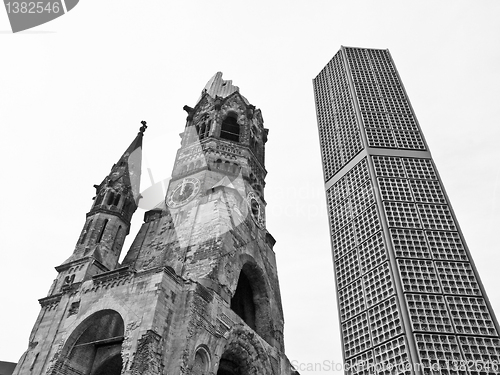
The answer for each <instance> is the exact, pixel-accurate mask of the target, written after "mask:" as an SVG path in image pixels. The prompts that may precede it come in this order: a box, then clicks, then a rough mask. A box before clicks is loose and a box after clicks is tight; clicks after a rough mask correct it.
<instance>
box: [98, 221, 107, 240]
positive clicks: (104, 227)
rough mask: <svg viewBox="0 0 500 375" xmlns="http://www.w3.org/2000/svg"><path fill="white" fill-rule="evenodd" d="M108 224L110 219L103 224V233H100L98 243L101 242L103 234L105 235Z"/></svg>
mask: <svg viewBox="0 0 500 375" xmlns="http://www.w3.org/2000/svg"><path fill="white" fill-rule="evenodd" d="M107 225H108V219H106V220H104V223H103V224H102V228H101V233H99V239H98V240H97V243H99V242H101V240H102V236H103V235H104V231H105V230H106V226H107Z"/></svg>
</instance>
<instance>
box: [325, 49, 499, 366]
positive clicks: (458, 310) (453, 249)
mask: <svg viewBox="0 0 500 375" xmlns="http://www.w3.org/2000/svg"><path fill="white" fill-rule="evenodd" d="M336 58H337V63H338V64H337V67H336V68H333V64H329V66H330V67H329V68H325V70H324V71H325V72H326V73H325V74H327V75H328V77H327V78H326V79H323V78H321V79H320V76H318V78H317V80H315V85H317V86H321V85H323V86H322V87H323V88H322V90H325V91H330V93H331V94H330V95H331V96H328V100H329V101H330V102H329V104H328V107H329V108H328V109H327V110H322V107H321V103H319V102H318V104H317V105H318V107H317V108H318V123H319V126H320V128H321V126H322V123H321V121H323V122H324V121H333V123H334V126H333V128H334V129H333V130H332V131H331V132H332V134H331V138H330V140H329V141H330V142H331V147H333V148H335V149H336V150H337V151H339V152H340V155H338V157H337V159H335V160H336V162H337V163H338V166H340V167H341V168H342V167H343V168H345V167H346V163H347V162H348V161H349V160H352V155H353V154H352V153H351V154H349V155H342V152H344V153H345V151H344V150H341V148H343V147H346V146H345V145H349V146H348V147H351V148H352V149H354V150H356V149H359V144H358V145H357V143H356V142H359V136H360V132H361V133H362V134H361V135H363V142H364V146H368V147H367V149H366V150H364V153H366V154H367V155H368V158H369V163H368V164H365V166H366V165H368V166H369V167H370V171H369V173H368V171H367V173H366V176H367V178H366V179H365V178H359V179H357V178H355V177H354V173H351V172H350V171H347V172H342V173H343V175H344V176H342V177H340V178H339V176H335V181H336V182H335V183H333V185H330V184H329V185H330V187H329V190H328V191H327V198H328V205H329V208H330V210H331V212H330V221H331V233H332V245H333V253H334V260H335V272H336V276H337V291H338V296H339V313H340V317H341V324H342V326H343V337H344V341H345V340H346V338H347V341H349V343H348V345H347V347H346V351H345V359H346V363H347V364H349V365H352V364H355V363H358V362H362V363H365V364H372V365H375V366H376V365H388V364H390V365H392V368H391V369H388V368H384V366H381V367H380V368H367V367H368V366H365V367H364V368H354V369H351V371H349V372H348V373H349V374H376V375H380V374H408V375H409V374H410V373H411V371H408V370H405V369H404V367H403V368H402V367H395V366H397V364H409V361H410V353H411V356H412V358H411V360H414V361H417V362H420V364H421V365H423V369H422V371H416V372H415V373H414V374H413V375H423V374H425V375H427V374H428V375H431V374H432V375H435V374H436V373H439V374H457V375H462V374H463V375H476V374H477V375H479V374H481V375H482V374H490V373H493V372H491V371H489V370H484V369H483V370H481V369H477V368H476V369H467V370H460V369H457V368H453V366H451V365H450V364H449V362H450V361H458V362H459V361H464V360H475V361H479V360H482V361H490V362H492V361H496V362H495V363H497V365H498V366H500V364H499V363H498V361H499V360H500V338H499V337H498V328H497V327H498V325H497V323H496V321H495V318H494V317H493V315H492V313H491V311H490V310H489V305H488V301H487V299H486V297H485V296H484V290H483V289H482V287H481V286H480V282H479V280H478V277H477V271H476V270H475V268H474V266H473V265H472V264H471V263H470V255H469V254H468V251H467V248H466V245H465V243H464V240H463V236H462V234H461V233H460V232H459V229H458V225H457V223H456V219H455V217H454V215H453V212H452V209H451V206H450V205H449V203H448V201H447V198H446V194H445V192H444V188H443V186H442V183H441V181H440V179H439V178H438V175H437V171H436V169H435V167H434V164H433V162H432V159H431V157H430V155H429V153H428V152H427V146H426V144H425V141H424V139H423V135H422V133H421V131H420V128H419V125H418V121H417V119H416V117H415V115H414V113H413V110H412V108H411V104H410V101H409V99H408V97H407V95H406V92H405V90H404V87H403V85H402V83H401V81H400V79H399V76H398V73H397V70H396V68H395V66H394V64H393V62H392V59H391V57H390V55H389V52H388V51H383V50H370V49H357V48H346V47H343V48H342V51H341V53H339V54H338V55H336ZM342 58H343V61H342V62H341V60H342ZM322 74H323V72H322ZM321 77H323V76H321ZM335 92H336V93H335ZM334 96H336V97H335V98H333V97H334ZM323 112H324V113H323ZM321 118H323V119H326V120H321ZM357 121H359V123H358V124H357ZM352 138H354V139H352ZM351 145H354V146H351ZM356 145H357V146H356ZM384 148H385V149H387V150H384ZM390 149H392V150H390ZM390 155H392V156H390ZM349 157H350V159H349ZM356 167H359V164H358V165H357V166H356ZM324 168H325V178H326V179H328V176H329V178H331V177H334V174H332V175H327V170H326V166H325V167H324ZM352 169H353V168H351V170H352ZM370 174H373V176H370ZM337 210H338V211H339V212H335V211H337ZM393 277H395V278H396V279H397V284H395V283H394V281H395V280H394V279H393ZM396 285H397V286H398V288H399V286H401V290H399V289H398V290H397V291H396V287H395V286H396ZM396 306H397V307H396ZM398 314H401V316H406V317H408V318H409V319H408V320H406V318H405V320H404V321H402V319H400V318H399V315H398ZM366 319H367V321H368V325H369V330H368V336H366V335H365V334H366V332H365V330H366V327H365V326H364V324H365V323H364V322H366ZM362 321H363V323H361V322H362ZM392 322H397V323H395V325H397V326H398V327H399V329H396V331H392V328H391V327H393V326H392ZM347 327H351V329H350V330H348V331H347V330H345V328H347ZM354 332H358V333H359V337H358V338H357V340H356V338H355V337H354ZM363 339H366V341H363ZM409 346H411V350H409V349H408V348H409ZM436 365H440V369H439V370H438V372H436V370H435V368H436V367H435V366H436ZM497 370H500V368H498V367H497ZM499 372H500V371H496V372H495V373H499Z"/></svg>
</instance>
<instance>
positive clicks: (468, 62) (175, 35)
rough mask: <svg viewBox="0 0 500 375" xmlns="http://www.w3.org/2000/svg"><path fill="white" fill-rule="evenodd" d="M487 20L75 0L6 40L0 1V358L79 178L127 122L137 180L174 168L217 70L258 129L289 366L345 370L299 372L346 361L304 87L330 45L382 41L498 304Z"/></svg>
mask: <svg viewBox="0 0 500 375" xmlns="http://www.w3.org/2000/svg"><path fill="white" fill-rule="evenodd" d="M181 3H182V4H181ZM499 19H500V2H498V1H483V0H480V1H468V2H465V1H456V0H454V1H419V2H418V3H417V2H409V1H402V0H397V1H396V0H395V1H383V0H379V1H333V0H328V1H267V2H266V1H252V2H246V3H243V2H224V1H190V2H180V1H179V2H175V3H174V2H167V1H162V2H160V1H142V2H139V1H123V0H106V1H97V0H82V1H81V2H80V3H79V4H78V5H77V6H76V7H75V8H74V9H73V10H72V11H71V12H69V13H68V14H67V15H65V16H63V17H61V18H59V19H57V20H54V21H52V22H50V23H48V24H46V25H42V26H40V27H38V28H36V29H32V30H31V31H28V32H25V33H20V34H11V33H10V26H9V24H8V20H7V16H6V13H5V12H3V11H0V55H1V58H0V124H1V127H2V128H1V134H2V139H3V142H2V143H3V144H2V148H1V156H2V160H4V164H3V173H2V184H1V187H0V189H1V190H0V193H1V196H2V198H3V202H2V207H1V210H0V228H1V232H0V249H1V250H0V251H1V256H2V261H1V262H0V297H1V301H2V302H1V308H0V360H4V361H13V362H17V360H18V359H19V357H20V356H21V354H22V353H23V351H24V350H26V348H27V346H28V337H29V333H30V330H31V328H32V326H33V324H34V323H35V319H36V317H37V315H38V313H39V304H38V301H37V299H39V298H42V297H44V296H45V295H46V293H47V291H48V289H49V286H50V285H51V282H52V280H53V279H54V278H55V277H56V271H55V270H54V268H53V267H54V266H57V265H59V264H61V263H62V262H63V261H64V260H65V259H66V258H67V257H68V256H69V255H70V254H71V253H72V251H73V248H74V245H75V243H76V241H77V238H78V236H79V234H80V231H81V229H82V226H83V223H84V220H85V213H86V212H87V211H88V210H89V208H90V205H91V203H92V200H91V199H92V196H93V194H94V188H93V187H92V185H93V184H97V183H100V182H101V180H102V179H103V178H104V176H105V175H107V173H108V172H109V170H110V168H111V166H112V165H113V163H115V162H116V161H117V160H118V158H119V157H120V155H121V154H122V152H123V151H124V150H125V148H126V147H127V146H128V145H129V143H130V142H131V141H132V139H133V138H134V137H135V135H136V133H137V131H138V129H139V127H140V121H141V120H146V121H147V122H148V126H149V128H148V130H147V132H146V135H145V141H144V159H143V162H144V166H143V174H144V176H143V177H145V178H143V186H142V188H143V189H145V188H147V187H148V184H149V183H150V182H149V178H147V173H145V172H146V168H151V170H152V173H153V176H154V178H155V180H157V181H158V180H160V179H163V178H166V177H168V176H169V175H170V172H171V168H172V163H173V160H174V156H175V152H176V150H177V148H178V146H179V140H180V139H179V137H178V133H180V132H181V131H182V130H183V128H184V125H185V118H186V113H185V112H184V111H183V110H182V107H183V105H185V104H187V105H190V106H193V105H194V104H195V102H196V100H197V98H198V96H199V94H200V92H201V90H202V89H203V87H204V86H205V84H206V82H207V81H208V79H209V78H210V77H211V76H212V75H213V74H214V73H215V72H216V71H219V70H220V71H222V72H224V76H223V78H224V79H232V80H233V83H234V84H235V85H238V86H239V87H240V91H241V93H242V94H243V95H244V96H245V97H246V98H247V99H248V100H249V101H250V102H251V103H252V104H254V105H256V106H257V107H258V108H260V109H261V110H262V113H263V116H264V120H265V126H266V127H267V128H269V142H268V143H267V145H266V147H267V149H266V157H267V160H266V168H267V170H268V172H269V174H268V177H267V180H266V182H267V185H266V200H267V202H268V210H267V227H268V230H269V231H270V232H271V234H272V235H273V236H274V237H275V238H276V240H277V244H276V246H275V251H276V254H277V261H278V270H279V276H280V284H281V295H282V299H283V308H284V312H285V341H286V354H287V355H288V357H289V358H290V359H291V360H294V361H297V362H296V363H300V366H299V369H300V370H302V371H301V373H302V374H319V373H325V374H341V372H336V371H329V370H328V368H327V366H322V368H321V367H320V368H317V371H310V372H309V371H305V369H306V367H307V364H308V363H316V362H323V361H334V362H338V363H340V362H341V361H342V356H341V353H340V333H339V323H338V315H337V307H336V302H335V298H336V297H335V292H334V282H333V266H332V260H331V255H330V243H329V238H328V237H329V235H328V221H327V220H328V219H327V214H326V207H325V198H324V193H323V177H322V171H321V161H320V152H319V141H318V133H317V125H316V115H315V107H314V98H313V89H312V79H313V78H314V77H315V76H316V75H317V74H318V73H319V71H320V70H321V69H322V68H323V67H324V66H325V65H326V63H327V62H328V61H329V59H330V58H331V57H332V56H333V55H334V54H335V53H336V52H337V51H338V49H339V48H340V46H341V45H346V46H352V47H370V48H388V49H389V50H390V51H391V54H392V56H393V58H394V60H395V63H396V66H397V68H398V70H399V73H400V75H401V77H402V80H403V82H404V84H405V87H406V90H407V92H408V94H409V96H410V99H411V102H412V105H413V108H414V109H415V111H416V114H417V117H418V119H419V122H420V125H421V127H422V129H423V132H424V135H425V137H426V139H427V142H428V144H429V146H430V148H431V151H432V153H433V156H434V160H435V162H436V164H437V166H438V169H439V172H440V174H441V177H442V180H443V182H444V185H445V187H446V190H447V192H448V195H449V197H450V199H451V202H452V204H453V207H454V210H455V213H456V215H457V217H458V219H459V222H460V225H461V227H462V230H463V232H464V235H465V238H466V239H467V241H468V245H469V248H470V250H471V252H472V255H473V257H474V260H475V263H476V265H477V268H478V269H479V272H480V275H481V278H482V281H483V283H484V285H485V287H486V290H487V291H488V293H489V298H490V300H491V302H492V304H493V307H494V308H495V309H496V311H497V313H498V314H500V288H498V263H499V259H500V255H498V251H499V245H498V241H497V238H498V237H497V235H498V232H499V229H500V172H499V166H498V162H499V152H498V143H499V141H500V127H499V124H498V121H499V120H498V119H499V118H500V113H499V112H500V111H499V108H500V107H499V100H500V93H499V89H498V88H499V87H500V69H498V68H499V67H500V48H499V47H500V45H499V44H500V22H499V21H498V20H499ZM142 216H143V211H138V212H137V213H136V214H135V219H136V220H135V221H134V223H133V227H132V230H131V234H130V235H129V241H128V243H130V241H131V240H132V239H133V237H134V236H135V234H136V232H137V230H138V229H139V226H140V223H141V220H142ZM127 249H128V248H127ZM127 249H124V252H123V254H124V253H125V252H126V250H127ZM123 254H122V256H123Z"/></svg>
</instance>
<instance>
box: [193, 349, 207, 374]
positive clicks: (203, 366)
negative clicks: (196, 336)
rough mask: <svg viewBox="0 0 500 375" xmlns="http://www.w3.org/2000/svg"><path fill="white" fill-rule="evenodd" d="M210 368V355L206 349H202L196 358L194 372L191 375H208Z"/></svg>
mask: <svg viewBox="0 0 500 375" xmlns="http://www.w3.org/2000/svg"><path fill="white" fill-rule="evenodd" d="M209 368H210V355H209V354H208V351H207V350H206V349H205V348H203V347H200V348H198V350H197V351H196V354H195V356H194V363H193V370H192V372H191V373H192V374H193V375H207V374H208V370H209Z"/></svg>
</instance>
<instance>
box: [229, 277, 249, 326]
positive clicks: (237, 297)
mask: <svg viewBox="0 0 500 375" xmlns="http://www.w3.org/2000/svg"><path fill="white" fill-rule="evenodd" d="M231 310H233V311H234V312H235V313H236V314H237V315H238V316H239V317H240V318H241V319H243V321H244V322H245V323H246V324H247V325H248V326H249V327H250V328H252V329H253V330H255V304H254V300H253V291H252V286H251V284H250V281H249V280H248V278H247V277H246V275H245V274H244V273H243V272H241V273H240V278H239V280H238V286H237V287H236V291H235V292H234V296H233V298H232V299H231Z"/></svg>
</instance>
